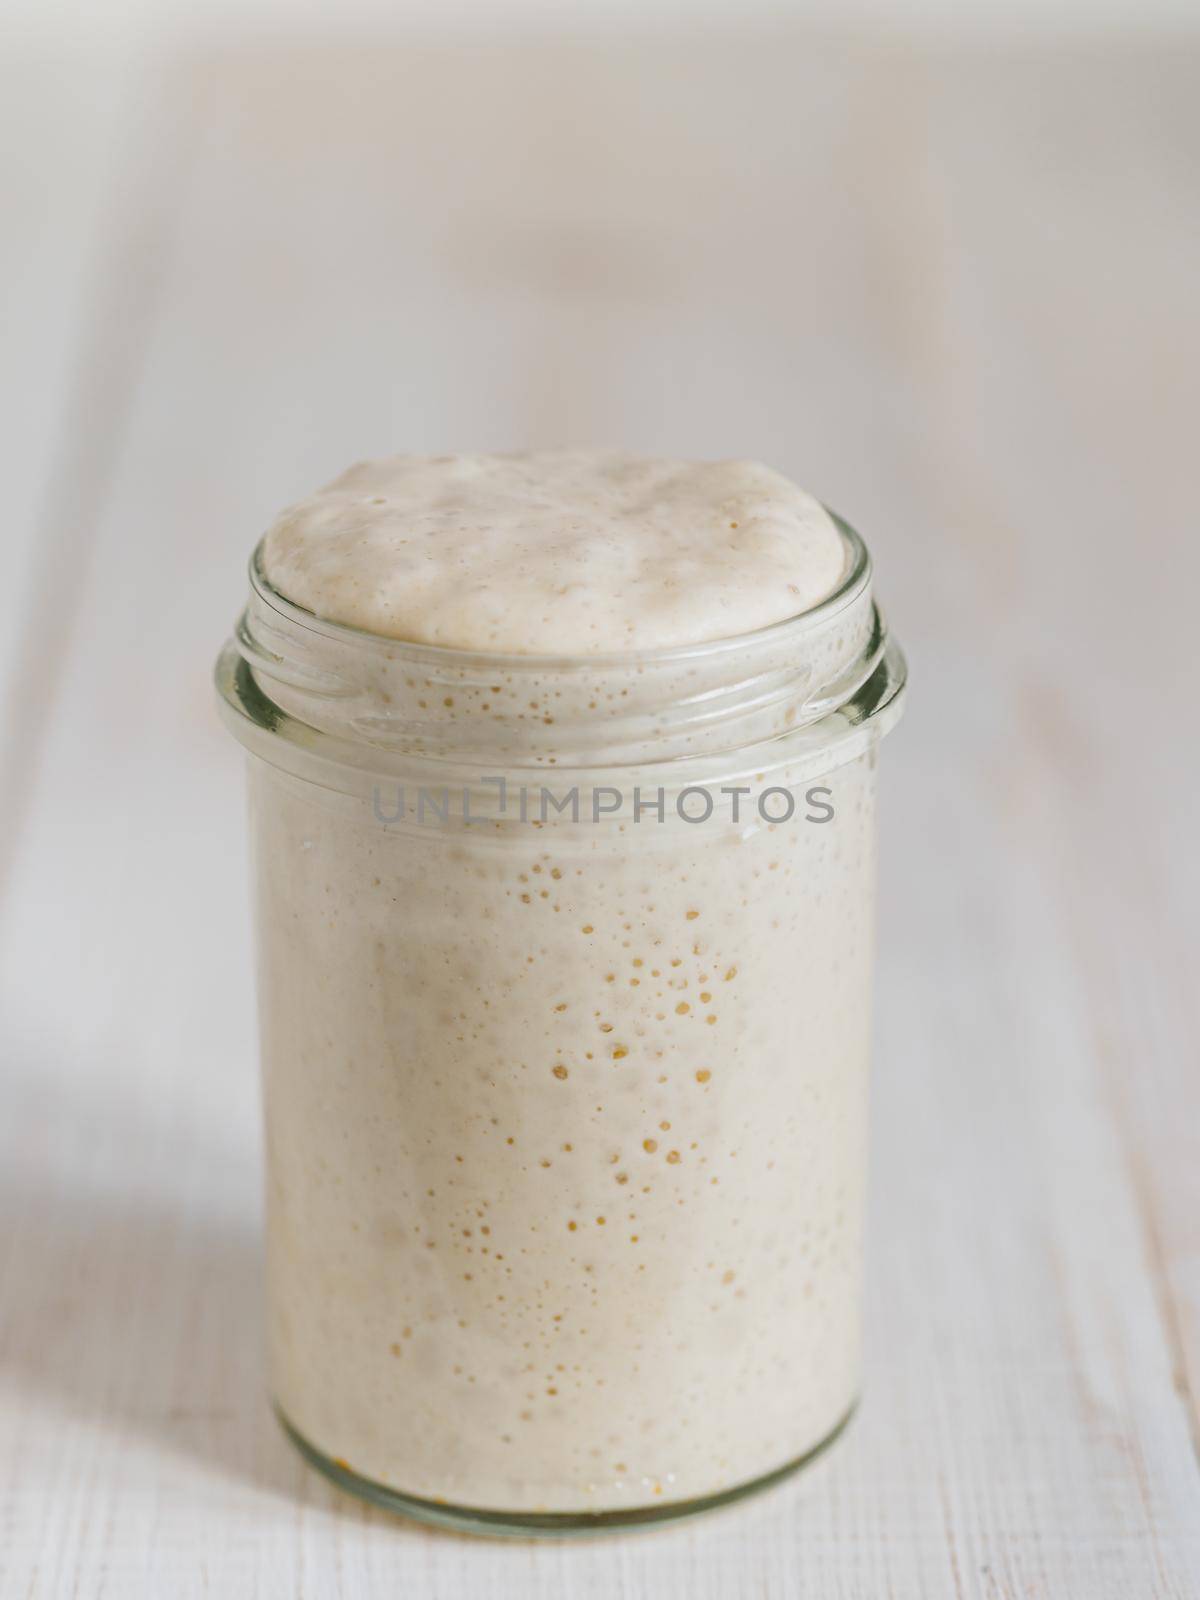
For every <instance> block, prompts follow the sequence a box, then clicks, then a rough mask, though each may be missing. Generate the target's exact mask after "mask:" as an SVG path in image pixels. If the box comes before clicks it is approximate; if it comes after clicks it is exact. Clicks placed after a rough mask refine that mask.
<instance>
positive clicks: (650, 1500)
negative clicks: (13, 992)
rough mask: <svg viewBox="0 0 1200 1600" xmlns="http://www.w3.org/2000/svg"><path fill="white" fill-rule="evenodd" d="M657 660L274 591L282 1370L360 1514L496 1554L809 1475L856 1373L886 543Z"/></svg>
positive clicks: (255, 684)
mask: <svg viewBox="0 0 1200 1600" xmlns="http://www.w3.org/2000/svg"><path fill="white" fill-rule="evenodd" d="M843 536H844V538H845V540H846V545H847V573H848V576H847V580H846V583H845V584H844V585H843V587H842V589H841V590H839V592H838V594H837V595H835V596H833V597H832V598H831V600H830V601H828V602H826V603H825V604H824V605H823V606H819V607H816V608H815V609H814V610H813V611H811V612H809V613H806V614H805V616H803V617H799V618H795V619H792V620H790V621H789V622H787V623H784V624H779V625H776V627H774V628H770V629H764V630H761V631H760V632H759V633H757V634H754V635H748V636H746V638H744V639H742V640H730V641H721V642H720V643H719V644H717V645H713V646H699V647H696V648H694V649H691V650H672V651H660V652H649V653H645V654H643V655H641V656H639V657H628V656H627V657H620V658H612V659H607V658H606V659H600V660H598V659H597V658H594V657H592V658H578V659H564V658H554V659H548V658H537V657H511V656H510V657H486V656H479V655H475V654H468V653H466V652H458V651H452V650H443V649H435V648H433V647H416V646H411V647H410V646H406V645H403V644H400V643H397V642H396V641H393V640H382V639H379V638H376V637H374V636H371V635H366V634H361V633H356V632H355V630H353V629H348V628H344V627H339V626H337V625H331V624H327V623H323V622H319V621H318V620H317V619H316V618H315V617H312V616H310V615H309V614H308V613H306V612H303V611H301V610H300V609H299V608H296V607H294V606H291V605H289V604H288V602H286V601H285V600H284V599H283V598H282V597H280V596H278V595H275V594H274V593H272V591H271V590H270V586H269V585H268V584H267V583H266V581H265V579H264V578H263V575H262V573H261V570H260V569H259V568H258V567H257V566H255V567H254V568H253V569H252V597H251V603H250V606H249V607H248V609H247V613H246V616H245V617H244V618H243V620H242V623H241V625H240V627H239V631H238V638H237V641H236V642H235V643H234V644H232V645H231V646H230V648H229V649H228V650H227V651H226V653H225V655H224V656H223V657H222V661H221V663H220V666H219V670H218V678H219V684H220V688H221V693H222V699H223V703H224V705H225V707H226V710H227V714H228V721H229V723H230V725H231V727H233V729H234V731H235V732H236V733H237V734H238V736H239V737H240V738H241V739H242V741H243V742H244V743H245V744H246V745H247V747H248V749H249V750H250V752H251V761H250V795H251V826H252V836H253V859H254V876H255V900H256V907H257V927H258V940H259V993H260V1012H261V1029H262V1056H263V1075H264V1085H265V1131H266V1148H267V1245H268V1250H267V1258H268V1284H269V1294H268V1300H269V1329H270V1357H271V1372H272V1384H273V1388H274V1395H275V1400H276V1403H277V1405H278V1407H279V1409H280V1412H281V1414H282V1416H283V1418H284V1420H285V1423H286V1425H287V1426H288V1428H289V1430H290V1431H291V1432H292V1433H293V1436H294V1437H295V1438H296V1440H297V1442H298V1443H299V1444H300V1446H301V1448H302V1449H303V1450H305V1452H306V1453H307V1454H308V1455H309V1456H310V1457H311V1458H312V1459H314V1460H315V1461H316V1462H317V1464H318V1465H320V1466H321V1467H322V1468H323V1469H324V1470H326V1471H327V1472H329V1473H330V1474H331V1475H332V1476H334V1477H335V1478H337V1479H338V1480H339V1481H341V1482H343V1483H344V1484H345V1485H346V1486H348V1487H352V1488H354V1489H356V1490H357V1491H358V1492H360V1493H363V1494H366V1495H368V1496H369V1497H372V1498H375V1499H379V1500H383V1501H385V1502H387V1503H390V1504H394V1505H396V1506H397V1507H398V1508H399V1509H403V1510H407V1511H409V1512H412V1513H416V1514H418V1515H425V1516H428V1517H431V1518H433V1519H434V1520H440V1521H450V1522H456V1523H460V1524H462V1525H465V1526H470V1527H482V1528H486V1529H489V1530H491V1531H506V1530H507V1531H513V1532H525V1531H536V1532H571V1531H580V1530H582V1531H587V1530H590V1529H595V1528H596V1527H598V1526H619V1525H622V1524H625V1523H630V1522H640V1521H646V1520H652V1519H656V1518H659V1517H666V1516H677V1515H682V1514H686V1513H688V1512H690V1511H694V1510H698V1509H702V1508H704V1507H705V1506H707V1505H710V1504H713V1503H719V1502H720V1501H722V1500H724V1499H727V1498H730V1497H732V1496H735V1495H737V1494H739V1493H742V1492H744V1491H745V1490H746V1489H747V1488H750V1487H754V1486H756V1485H759V1484H761V1483H763V1482H767V1481H773V1479H774V1478H775V1477H777V1476H778V1475H780V1474H781V1473H782V1472H785V1471H787V1470H790V1469H791V1468H792V1467H793V1466H795V1465H797V1464H798V1463H800V1462H801V1461H803V1460H805V1459H807V1458H808V1457H810V1456H811V1455H812V1454H813V1453H814V1452H815V1451H816V1450H818V1449H819V1448H821V1446H822V1445H823V1444H824V1443H825V1442H827V1441H828V1440H829V1439H830V1438H831V1437H832V1436H833V1435H834V1434H835V1433H836V1432H837V1431H838V1430H839V1428H840V1427H841V1426H842V1424H843V1422H844V1421H845V1419H846V1417H847V1416H848V1415H849V1413H850V1411H851V1410H852V1408H853V1405H854V1403H855V1399H856V1396H857V1392H858V1384H859V1342H860V1340H859V1323H860V1279H861V1258H862V1216H863V1192H864V1183H865V1166H866V1162H865V1118H866V1082H867V1065H868V1052H869V1034H870V1021H869V1018H870V981H871V954H872V905H873V885H874V810H875V769H876V753H877V744H878V740H879V737H880V735H881V734H882V732H884V731H885V730H886V729H887V728H888V727H889V726H890V725H891V723H892V721H894V719H895V717H896V715H897V713H898V709H899V705H900V697H901V691H902V687H903V678H904V669H903V661H902V659H901V657H900V656H899V653H898V651H897V650H896V648H895V646H894V645H892V644H891V643H890V642H889V640H888V638H887V635H886V630H885V629H884V627H883V624H882V621H881V619H880V617H879V613H878V611H877V609H876V607H875V606H874V603H873V600H872V597H871V588H870V568H869V563H868V562H867V559H866V554H865V551H864V550H863V549H862V546H861V543H860V542H859V541H858V540H857V538H856V537H855V536H854V535H853V534H852V532H851V531H850V530H848V529H844V528H843Z"/></svg>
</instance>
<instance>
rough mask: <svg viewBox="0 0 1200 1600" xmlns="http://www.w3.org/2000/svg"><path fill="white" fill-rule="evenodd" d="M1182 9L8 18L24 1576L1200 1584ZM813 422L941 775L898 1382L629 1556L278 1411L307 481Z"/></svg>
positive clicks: (363, 8)
mask: <svg viewBox="0 0 1200 1600" xmlns="http://www.w3.org/2000/svg"><path fill="white" fill-rule="evenodd" d="M1196 22H1197V18H1196V14H1195V8H1194V6H1192V5H1190V4H1188V5H1184V4H1183V3H1182V0H1179V3H1176V0H1152V3H1148V4H1147V3H1143V4H1140V5H1136V6H1135V5H1133V4H1132V3H1129V0H1103V3H1100V0H1098V3H1086V4H1085V3H1084V0H1049V3H1041V4H1035V3H1034V0H1015V3H1012V4H1008V5H1004V6H1001V5H999V4H986V5H982V6H970V7H968V6H963V5H951V4H949V0H908V3H905V4H900V5H888V6H884V5H882V4H877V5H871V4H868V3H866V0H861V3H859V0H849V3H848V4H839V5H834V4H833V3H832V0H829V3H826V4H822V5H819V6H817V7H815V8H804V9H803V10H801V9H799V8H797V9H793V10H776V9H772V8H769V7H767V6H759V5H755V4H750V5H738V6H734V5H733V4H718V3H716V0H700V3H699V4H690V5H687V6H684V5H682V4H671V3H668V0H659V3H651V4H648V5H639V6H637V7H633V6H626V5H620V6H615V7H614V6H608V5H602V4H600V0H587V3H583V4H575V5H572V6H563V5H555V6H551V5H549V4H540V5H539V4H533V3H530V4H526V5H515V4H514V5H511V6H510V5H507V4H504V5H492V6H486V7H484V6H481V5H468V4H465V3H462V4H456V3H453V0H450V3H448V4H445V5H443V4H434V0H422V3H416V0H410V3H409V4H406V5H403V6H400V7H397V6H395V5H384V4H383V3H382V0H359V3H356V4H351V5H349V6H342V7H339V8H337V9H336V10H334V9H333V8H331V7H330V6H328V5H325V6H321V5H318V4H316V3H312V4H305V3H301V4H295V5H293V4H287V3H285V0H258V3H257V4H250V5H248V6H238V7H237V8H236V9H235V8H233V7H223V6H220V5H218V6H211V5H205V6H203V7H202V6H200V5H199V4H196V5H193V6H180V5H175V6H163V5H150V4H149V3H139V0H114V3H113V4H111V5H109V6H106V7H105V8H103V9H100V8H94V9H93V8H88V9H84V8H82V7H80V6H67V5H61V4H60V5H56V4H53V3H50V4H39V5H34V4H33V3H32V0H17V3H16V5H15V8H13V7H10V28H9V31H8V35H7V42H6V44H5V45H4V47H3V51H2V53H0V175H2V180H3V193H4V196H5V204H4V210H3V242H4V250H3V260H2V264H0V284H2V287H3V296H2V297H0V316H2V317H3V350H4V368H3V380H2V389H0V403H2V411H0V426H2V429H3V438H4V442H5V446H6V451H5V479H4V488H5V499H6V505H5V527H4V534H3V540H2V543H0V716H2V720H0V808H2V810H0V1075H2V1078H0V1090H2V1105H3V1114H2V1116H0V1156H2V1160H0V1443H2V1445H3V1449H2V1451H0V1594H4V1595H5V1596H7V1595H8V1594H9V1593H12V1594H14V1595H18V1594H19V1595H26V1594H34V1595H37V1596H39V1597H40V1596H42V1595H46V1596H58V1595H64V1596H65V1595H74V1594H82V1595H85V1596H90V1595H100V1594H102V1593H104V1594H115V1595H119V1596H120V1597H121V1600H141V1597H142V1596H149V1597H153V1600H161V1597H162V1596H164V1595H170V1596H171V1597H172V1600H176V1597H179V1600H184V1597H187V1596H191V1595H200V1594H206V1593H218V1594H220V1595H221V1596H222V1597H223V1600H240V1597H242V1596H251V1595H279V1596H281V1597H283V1596H286V1597H288V1600H294V1596H296V1595H297V1594H301V1593H303V1594H305V1595H313V1596H317V1597H319V1600H323V1597H325V1596H327V1595H331V1596H341V1595H346V1596H349V1597H352V1600H358V1597H359V1596H363V1595H366V1594H368V1593H369V1594H380V1593H392V1592H396V1593H406V1594H407V1593H412V1594H436V1595H438V1596H443V1595H445V1596H451V1597H454V1596H458V1595H472V1596H474V1595H479V1596H487V1597H488V1600H493V1597H503V1596H507V1595H513V1596H520V1597H521V1600H528V1597H532V1596H540V1595H547V1596H549V1595H561V1594H564V1593H566V1594H571V1595H576V1594H578V1595H585V1594H587V1595H592V1594H595V1595H602V1596H611V1595H625V1594H629V1595H638V1596H640V1595H647V1596H654V1600H660V1597H661V1600H683V1597H684V1596H685V1595H686V1596H688V1597H689V1600H692V1597H695V1600H709V1597H713V1600H716V1597H720V1600H729V1597H730V1596H735V1597H736V1596H740V1595H747V1596H749V1595H755V1596H759V1595H768V1596H785V1595H787V1596H791V1595H795V1594H799V1593H806V1594H807V1593H812V1594H819V1595H822V1596H824V1595H830V1596H833V1595H839V1596H841V1595H844V1596H853V1597H859V1596H862V1597H869V1600H877V1597H878V1596H880V1595H882V1594H884V1593H892V1594H896V1595H898V1596H903V1597H908V1596H917V1595H919V1596H921V1597H922V1600H929V1597H936V1596H942V1595H947V1596H950V1595H956V1596H961V1595H964V1594H975V1593H980V1594H986V1595H988V1596H1002V1597H1008V1596H1012V1597H1016V1596H1022V1597H1024V1596H1048V1597H1050V1596H1052V1597H1053V1600H1074V1597H1079V1600H1107V1597H1111V1600H1128V1597H1129V1596H1131V1595H1135V1594H1136V1595H1137V1596H1138V1597H1139V1600H1141V1597H1142V1596H1147V1597H1150V1596H1154V1597H1157V1596H1164V1597H1166V1596H1170V1597H1172V1600H1180V1597H1191V1596H1195V1595H1197V1594H1200V1544H1198V1540H1200V1531H1198V1530H1200V1475H1198V1474H1197V1468H1196V1458H1195V1453H1194V1450H1193V1446H1192V1438H1193V1437H1194V1433H1195V1430H1196V1429H1197V1409H1196V1402H1195V1394H1196V1390H1197V1384H1198V1379H1200V1271H1198V1264H1200V1248H1198V1246H1197V1238H1196V1218H1197V1217H1198V1216H1200V1150H1198V1149H1197V1138H1196V1129H1197V1127H1198V1126H1200V1104H1198V1091H1197V1083H1198V1081H1200V1074H1198V1073H1197V1071H1196V1043H1195V1042H1196V1039H1197V1037H1200V1017H1197V1014H1196V999H1195V984H1194V956H1195V950H1196V948H1197V946H1198V941H1200V915H1198V912H1197V906H1200V881H1198V879H1200V871H1198V868H1197V859H1196V853H1195V850H1194V840H1193V833H1194V796H1195V793H1196V783H1197V776H1198V774H1197V762H1196V756H1195V737H1194V709H1193V707H1192V701H1193V699H1194V695H1193V694H1192V689H1191V683H1192V678H1193V675H1194V671H1195V652H1194V646H1193V642H1192V641H1193V636H1194V631H1195V625H1194V618H1193V609H1194V595H1195V593H1196V590H1197V584H1198V580H1200V556H1198V553H1197V552H1198V549H1200V545H1198V541H1197V539H1196V511H1195V499H1196V496H1195V487H1194V481H1193V480H1194V471H1193V462H1194V458H1195V448H1196V447H1195V436H1196V421H1197V416H1198V415H1200V328H1198V325H1197V319H1196V310H1195V306H1196V285H1197V283H1198V282H1200V39H1198V37H1197V30H1196ZM587 442H600V443H612V444H621V445H626V446H628V447H631V448H638V449H642V450H645V451H649V452H670V453H678V454H685V455H688V454H690V455H752V456H760V457H762V458H764V459H766V460H767V461H769V462H771V463H772V464H773V465H775V466H777V467H779V468H781V469H782V470H784V471H787V472H789V473H791V474H793V475H794V476H795V477H797V478H798V479H799V481H801V482H802V483H804V484H805V485H806V486H807V487H809V488H811V489H812V490H813V491H814V492H816V493H817V494H819V495H820V496H821V497H822V498H823V499H825V500H827V501H828V502H829V503H830V504H832V505H833V506H834V507H835V508H836V509H838V510H839V511H841V512H843V513H844V514H845V515H847V516H848V517H849V518H850V519H851V520H852V521H853V522H855V523H856V524H857V525H858V526H859V527H860V528H861V529H862V531H863V532H864V533H865V535H866V536H867V538H868V540H869V542H870V543H871V545H872V548H873V549H874V551H875V554H876V557H877V565H878V568H879V574H880V585H881V591H882V595H883V598H884V601H885V604H887V606H888V608H889V611H890V614H891V619H892V621H893V624H894V625H895V627H896V630H897V632H898V634H899V636H900V637H901V639H902V640H903V642H904V644H905V646H906V648H907V649H908V651H909V654H910V657H911V661H912V667H913V684H912V694H911V706H910V710H909V713H908V715H907V717H906V719H905V722H904V723H903V724H902V726H901V728H900V730H899V731H898V732H897V733H896V735H895V736H894V738H893V739H892V740H891V741H890V742H889V744H888V747H887V750H886V752H885V756H884V762H883V771H884V796H883V883H882V902H881V930H880V971H879V1003H878V1020H877V1039H878V1048H877V1057H878V1072H877V1093H876V1108H877V1112H876V1140H875V1162H874V1175H873V1182H874V1208H875V1209H874V1219H873V1234H872V1258H871V1276H870V1317H869V1330H868V1331H869V1352H870V1354H869V1381H868V1398H867V1403H866V1404H865V1406H864V1409H863V1412H862V1415H861V1417H860V1418H859V1419H858V1420H857V1422H856V1424H855V1426H854V1428H853V1429H852V1430H851V1432H850V1434H849V1435H848V1437H847V1439H846V1441H845V1442H844V1444H842V1445H841V1446H839V1449H838V1451H837V1452H836V1453H835V1454H834V1455H833V1456H832V1457H831V1458H830V1460H829V1462H828V1464H827V1466H826V1467H824V1468H822V1470H821V1472H820V1474H817V1475H814V1476H813V1477H812V1478H811V1479H809V1480H806V1481H802V1482H801V1483H799V1484H797V1485H796V1486H794V1487H793V1488H791V1489H789V1490H786V1491H781V1492H780V1493H779V1494H777V1495H775V1496H772V1497H770V1498H769V1499H767V1500H764V1501H763V1502H761V1504H760V1505H759V1506H757V1507H754V1508H749V1509H747V1510H746V1511H745V1512H742V1513H739V1514H738V1515H736V1516H732V1517H725V1518H717V1519H714V1520H713V1521H712V1522H711V1523H708V1524H702V1525H698V1526H697V1527H696V1528H694V1529H686V1528H685V1529H681V1530H678V1531H676V1532H673V1533H667V1534H662V1535H657V1536H655V1537H653V1538H644V1539H641V1540H636V1539H635V1540H629V1541H620V1542H618V1543H616V1544H609V1545H590V1546H587V1547H584V1548H581V1549H579V1550H578V1551H576V1552H573V1553H572V1554H570V1555H569V1556H568V1555H564V1553H563V1552H561V1551H553V1550H547V1549H541V1550H526V1549H521V1548H515V1549H503V1550H501V1549H498V1548H496V1547H492V1546H486V1545H483V1546H469V1547H468V1546H465V1545H463V1544H461V1543H459V1542H456V1541H452V1540H447V1539H444V1538H440V1537H438V1536H435V1535H430V1534H426V1533H423V1532H421V1531H419V1530H415V1529H409V1528H405V1527H404V1526H403V1525H400V1524H394V1523H391V1522H389V1521H388V1520H387V1519H386V1518H384V1517H382V1516H376V1515H374V1514H372V1513H370V1512H367V1511H366V1510H364V1509H363V1508H359V1507H356V1506H351V1505H350V1504H349V1503H348V1502H345V1501H343V1500H341V1499H340V1498H339V1497H338V1496H336V1495H335V1493H334V1492H333V1491H332V1490H330V1489H328V1488H326V1487H325V1486H323V1485H321V1484H318V1483H317V1482H315V1481H314V1480H313V1478H312V1477H311V1475H310V1474H308V1473H307V1471H306V1469H304V1468H303V1467H302V1466H301V1465H300V1464H299V1463H298V1462H297V1461H295V1460H293V1458H292V1456H291V1455H290V1453H289V1451H288V1448H287V1447H286V1445H284V1443H283V1442H282V1441H281V1439H279V1437H278V1436H277V1433H276V1431H275V1428H274V1424H273V1422H272V1420H271V1418H270V1415H269V1413H268V1412H267V1410H266V1407H265V1404H264V1402H263V1399H262V1378H261V1373H260V1370H259V1357H258V1314H257V1302H256V1283H257V1276H258V1260H257V1227H258V1224H257V1215H258V1198H257V1194H258V1159H257V1137H258V1130H257V1112H256V1093H257V1091H256V1081H255V1070H256V1069H255V1046H254V1018H253V996H252V961H251V953H250V941H249V934H248V926H247V916H246V909H245V891H244V861H243V850H244V845H243V832H242V817H241V803H242V802H241V793H240V770H239V762H238V759H237V753H236V752H235V750H234V749H233V748H232V747H231V742H230V741H228V740H227V739H226V738H225V736H224V735H223V734H222V733H221V731H220V729H219V728H218V726H217V723H216V718H215V714H214V712H213V709H212V704H211V691H210V687H209V670H210V665H211V662H212V660H213V658H214V656H215V654H216V651H217V649H218V647H219V645H220V643H221V641H222V639H223V637H224V635H225V633H226V631H227V629H228V628H229V625H230V623H231V621H232V618H233V615H234V613H235V611H236V609H237V608H238V606H239V604H240V602H241V595H242V585H243V563H244V560H245V557H246V555H247V553H248V551H249V549H250V547H251V545H252V543H253V541H254V540H255V538H256V537H257V535H258V533H259V532H260V530H261V529H262V527H263V526H264V524H265V523H266V521H267V520H268V519H269V518H270V516H271V515H272V513H273V512H274V511H275V509H276V508H277V507H278V506H280V505H281V504H283V503H285V502H287V501H289V500H291V499H293V498H295V497H296V496H298V495H300V494H302V493H304V492H305V491H307V490H308V489H310V488H311V487H313V486H314V485H316V484H318V483H320V482H322V481H323V480H325V479H327V478H328V477H330V476H332V475H333V474H334V473H335V472H337V471H338V470H339V469H340V468H341V467H343V466H344V465H345V464H346V463H347V462H348V461H350V460H353V459H355V458H357V457H360V456H363V455H369V454H383V453H388V452H391V451H395V450H414V451H419V450H426V449H429V450H439V451H442V450H454V449H487V448H513V447H520V446H523V445H532V446H553V445H558V444H566V443H587Z"/></svg>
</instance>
